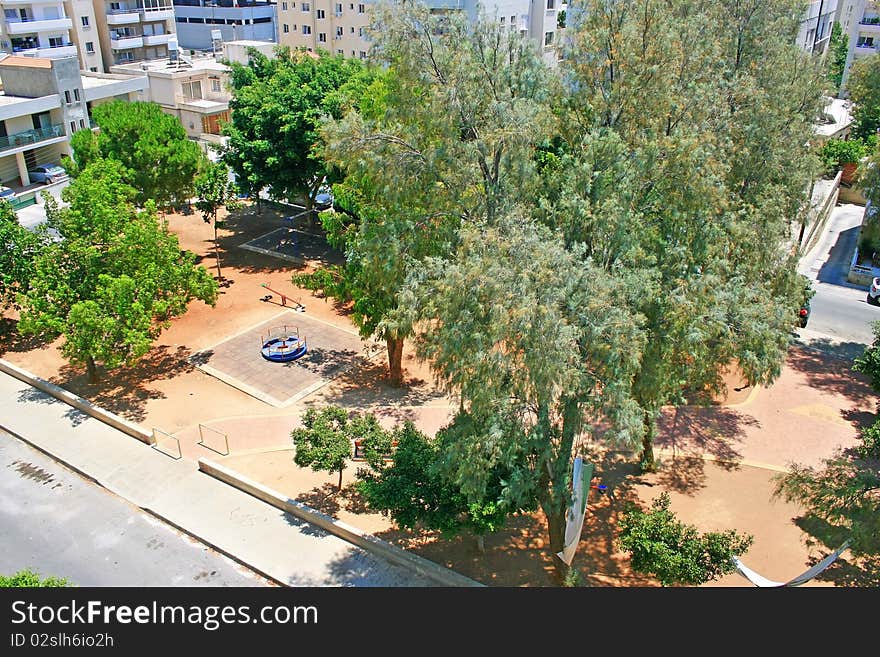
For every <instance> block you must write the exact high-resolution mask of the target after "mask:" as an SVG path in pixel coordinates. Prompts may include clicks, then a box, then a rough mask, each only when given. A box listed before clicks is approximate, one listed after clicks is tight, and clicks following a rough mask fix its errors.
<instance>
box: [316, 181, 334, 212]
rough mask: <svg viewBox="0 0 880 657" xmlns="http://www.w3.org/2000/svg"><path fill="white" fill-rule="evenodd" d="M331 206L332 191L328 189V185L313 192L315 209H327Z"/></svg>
mask: <svg viewBox="0 0 880 657" xmlns="http://www.w3.org/2000/svg"><path fill="white" fill-rule="evenodd" d="M332 207H333V192H331V191H330V188H329V187H321V189H319V190H318V193H317V194H315V209H316V210H329V209H330V208H332Z"/></svg>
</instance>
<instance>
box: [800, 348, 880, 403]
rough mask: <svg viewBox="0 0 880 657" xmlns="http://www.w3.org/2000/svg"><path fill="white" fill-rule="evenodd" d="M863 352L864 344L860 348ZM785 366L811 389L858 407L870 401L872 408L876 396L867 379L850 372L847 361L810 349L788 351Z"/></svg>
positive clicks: (850, 368)
mask: <svg viewBox="0 0 880 657" xmlns="http://www.w3.org/2000/svg"><path fill="white" fill-rule="evenodd" d="M860 348H861V350H864V345H860ZM786 364H787V365H788V366H789V367H791V368H792V369H793V370H795V371H797V372H800V373H802V374H803V375H804V376H805V377H806V379H807V383H808V385H809V386H810V387H811V388H814V389H816V390H819V391H821V392H828V393H832V394H835V395H840V396H841V397H845V398H846V399H848V400H849V401H851V402H854V403H855V404H857V405H858V406H859V407H863V406H864V405H865V403H866V402H868V401H869V402H870V403H871V404H872V406H875V407H876V404H877V401H878V397H877V393H876V392H874V390H873V388H871V385H870V383H869V381H868V378H867V377H865V376H864V375H862V374H860V373H859V372H855V371H853V369H852V362H850V361H849V360H847V359H844V358H839V357H837V356H834V355H831V354H827V353H824V352H821V351H816V350H814V349H796V348H795V349H790V350H789V352H788V359H787V360H786Z"/></svg>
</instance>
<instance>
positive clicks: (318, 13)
mask: <svg viewBox="0 0 880 657" xmlns="http://www.w3.org/2000/svg"><path fill="white" fill-rule="evenodd" d="M315 17H316V18H324V10H323V9H316V10H315Z"/></svg>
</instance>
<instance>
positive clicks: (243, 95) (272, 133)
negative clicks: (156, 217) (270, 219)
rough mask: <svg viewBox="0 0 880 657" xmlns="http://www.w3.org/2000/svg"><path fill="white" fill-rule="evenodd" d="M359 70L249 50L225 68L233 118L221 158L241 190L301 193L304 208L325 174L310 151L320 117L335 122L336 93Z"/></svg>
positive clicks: (297, 53) (341, 62) (321, 57)
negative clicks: (229, 81)
mask: <svg viewBox="0 0 880 657" xmlns="http://www.w3.org/2000/svg"><path fill="white" fill-rule="evenodd" d="M362 70H363V65H362V64H361V62H360V61H359V60H357V59H345V58H343V57H342V56H335V57H334V56H331V55H329V54H328V53H327V52H324V51H321V52H320V53H319V54H317V55H315V54H313V53H310V52H306V51H305V50H294V51H291V50H290V49H288V48H279V49H278V51H277V54H276V57H274V58H272V59H269V58H267V57H266V56H264V55H262V54H260V53H257V52H253V53H251V59H250V62H249V63H248V64H247V65H242V64H237V63H233V64H232V92H233V98H232V100H231V101H230V110H231V112H232V120H231V121H230V122H229V123H227V124H226V125H225V126H224V127H223V133H224V134H225V135H227V136H228V137H229V142H228V145H227V147H226V150H225V151H224V154H223V159H224V161H225V162H226V163H227V164H228V165H229V166H230V168H231V169H232V170H233V171H234V172H235V175H236V178H237V180H238V181H239V182H240V184H241V186H242V188H243V189H245V190H247V191H249V192H250V193H251V194H253V195H257V194H258V193H259V191H260V190H261V189H263V188H264V187H267V188H268V190H269V194H270V195H271V196H272V197H273V198H276V199H292V198H296V197H298V196H302V197H303V198H304V199H305V201H306V209H307V210H311V209H312V207H313V204H314V198H315V195H316V194H317V193H318V189H319V187H320V186H321V183H322V181H323V180H324V177H325V176H327V174H328V173H329V170H328V167H327V164H326V163H325V160H324V159H323V158H322V157H321V156H320V154H319V152H318V151H317V150H316V145H317V144H318V126H319V124H320V121H321V119H322V117H324V116H325V115H329V116H335V117H337V118H338V117H339V116H341V114H342V112H343V105H342V103H343V98H341V97H340V96H339V94H338V93H337V91H338V90H339V88H340V87H342V86H343V85H344V84H345V83H346V82H347V81H348V80H350V79H351V78H352V77H354V76H356V75H358V74H359V73H360V72H362Z"/></svg>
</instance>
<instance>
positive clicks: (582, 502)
mask: <svg viewBox="0 0 880 657" xmlns="http://www.w3.org/2000/svg"><path fill="white" fill-rule="evenodd" d="M592 480H593V464H592V463H584V460H583V459H582V458H581V457H580V456H578V457H577V458H576V459H575V460H574V466H573V468H572V472H571V492H572V495H571V505H570V506H569V507H568V514H567V515H566V517H565V543H564V547H563V548H562V552H557V553H556V556H557V557H559V558H560V559H562V560H563V561H564V562H565V563H566V565H569V566H570V565H571V561H572V559H574V553H575V552H576V551H577V546H578V543H579V542H580V540H581V530H582V529H583V528H584V515H585V514H586V512H587V497H588V496H589V494H590V482H591V481H592Z"/></svg>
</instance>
